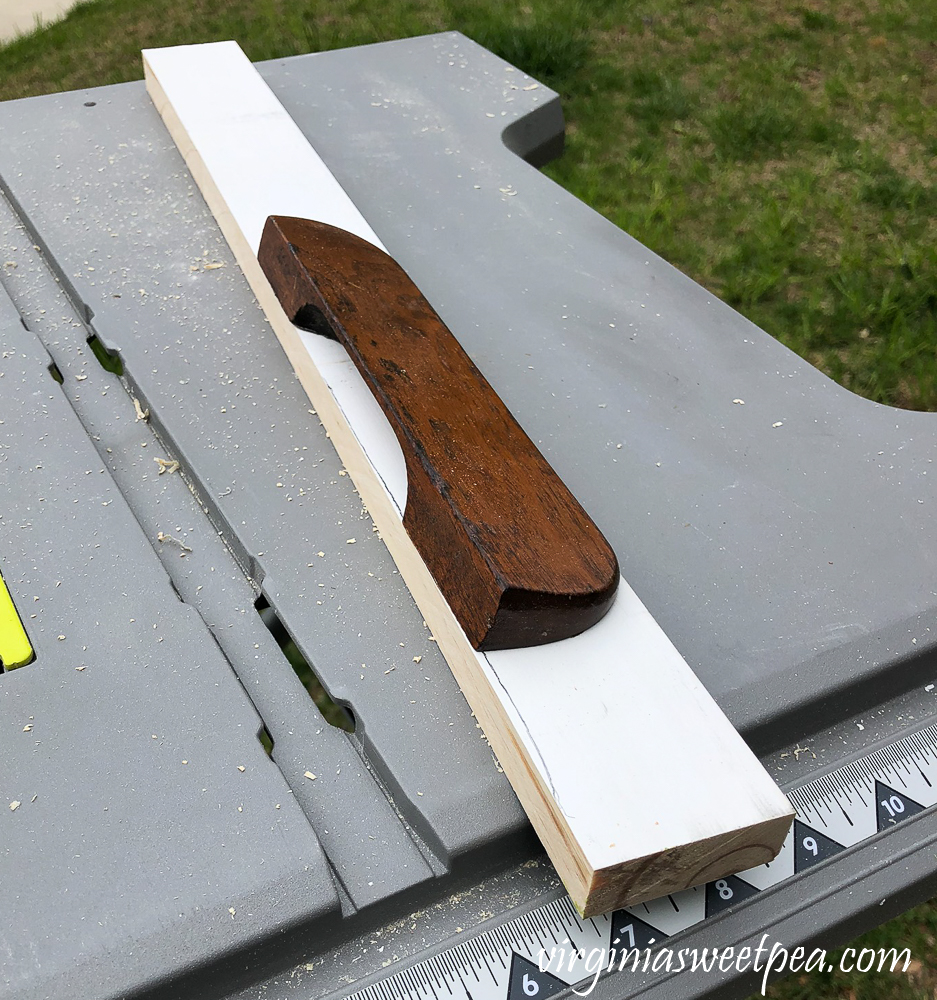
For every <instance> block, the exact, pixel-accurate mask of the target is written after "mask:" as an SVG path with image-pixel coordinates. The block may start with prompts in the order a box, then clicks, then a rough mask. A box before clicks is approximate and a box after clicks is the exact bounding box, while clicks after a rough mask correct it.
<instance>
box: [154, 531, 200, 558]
mask: <svg viewBox="0 0 937 1000" xmlns="http://www.w3.org/2000/svg"><path fill="white" fill-rule="evenodd" d="M156 541H158V542H160V543H161V544H162V543H163V542H172V544H173V545H178V546H179V548H180V549H182V555H185V554H186V552H191V551H192V549H191V548H190V547H189V546H188V545H186V544H185V542H182V541H180V540H179V539H178V538H173V536H172V535H167V534H166V533H165V532H164V531H161V532H160V533H159V534H158V535H157V536H156Z"/></svg>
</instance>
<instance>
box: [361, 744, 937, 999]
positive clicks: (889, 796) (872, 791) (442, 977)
mask: <svg viewBox="0 0 937 1000" xmlns="http://www.w3.org/2000/svg"><path fill="white" fill-rule="evenodd" d="M789 798H790V800H791V804H792V805H793V806H794V808H795V809H796V810H797V816H796V819H795V820H794V825H793V828H792V829H791V833H790V834H789V835H788V838H787V840H786V841H785V843H784V846H783V848H782V849H781V853H780V854H779V855H778V856H777V857H776V858H775V859H774V860H773V861H771V862H769V863H768V864H765V865H760V866H759V867H758V868H752V869H750V870H749V871H746V872H741V873H740V874H739V875H731V876H729V877H728V878H725V879H718V880H717V881H715V882H710V883H708V884H707V885H705V886H697V887H695V888H693V889H685V890H683V891H682V892H678V893H674V894H673V895H671V896H662V897H661V898H660V899H652V900H648V901H647V902H646V903H639V904H638V905H637V906H631V907H627V908H626V909H623V910H616V911H615V912H614V913H606V914H603V915H602V916H598V917H592V918H590V919H588V920H585V921H583V920H581V919H580V918H579V915H578V914H577V913H576V911H575V909H574V908H573V906H572V904H571V902H570V900H569V898H568V897H566V896H564V897H562V898H561V899H557V900H553V901H552V902H550V903H545V904H543V905H541V906H538V907H535V908H533V909H531V910H529V911H528V912H527V913H524V914H521V915H520V916H517V917H514V918H512V919H510V920H508V921H506V922H505V923H504V924H502V925H500V926H497V927H493V928H491V929H489V930H487V931H484V932H483V933H481V934H478V935H476V936H475V937H473V938H471V939H469V940H468V941H464V942H461V943H460V944H458V945H455V946H454V947H452V948H450V949H448V950H446V951H445V952H442V953H440V954H439V955H434V956H433V957H431V958H429V959H426V960H424V961H423V962H420V963H417V964H416V965H413V966H410V967H409V968H407V969H405V970H402V971H401V972H397V973H393V974H391V975H390V976H388V977H387V978H385V979H383V980H381V981H379V982H377V983H373V984H371V985H370V986H367V987H365V988H363V989H361V990H359V991H357V992H356V993H352V994H350V996H349V998H348V1000H521V998H531V1000H545V998H548V997H551V996H553V995H554V994H556V993H558V992H559V991H560V990H562V989H565V987H567V986H571V985H575V984H577V983H579V982H582V981H583V980H585V979H587V978H591V974H590V972H589V970H587V969H586V968H585V960H584V958H582V957H579V955H580V950H581V952H582V953H584V955H585V956H588V955H589V953H590V952H592V951H593V949H596V948H598V949H600V950H601V951H602V952H603V953H604V954H606V955H608V954H609V953H610V949H615V951H614V952H611V954H613V955H614V954H618V955H621V954H622V953H623V952H625V951H627V950H629V949H630V948H633V947H635V948H647V947H650V948H659V947H662V946H663V945H664V943H665V942H666V940H667V938H668V937H670V936H672V935H674V934H676V933H678V932H679V931H682V930H685V929H686V928H687V927H691V926H692V925H693V924H697V923H699V922H700V921H701V920H704V919H706V917H709V916H713V915H715V914H717V913H721V912H723V911H724V910H726V909H728V908H729V907H730V906H734V905H735V904H736V903H739V902H742V901H743V900H745V899H750V898H752V897H753V896H756V895H758V893H759V892H761V891H762V890H763V889H767V888H769V887H770V886H772V885H776V884H777V883H778V882H782V881H784V879H786V878H790V876H792V875H795V874H797V873H798V872H802V871H807V870H808V869H809V868H811V867H813V866H815V865H818V864H821V863H822V862H824V861H827V860H829V859H830V858H832V857H835V856H836V855H837V854H839V853H840V852H841V851H844V850H846V848H848V847H852V846H853V845H854V844H858V843H861V842H862V841H863V840H867V839H868V838H869V837H871V836H874V835H875V834H876V833H881V832H882V831H885V830H888V829H890V828H891V827H893V826H895V825H896V824H898V823H901V822H902V821H904V820H906V819H909V818H910V817H911V816H916V815H917V814H918V813H920V812H923V811H924V810H925V809H927V808H929V807H930V806H933V805H937V725H932V726H927V727H926V728H925V729H922V730H920V731H919V732H916V733H913V734H911V735H910V736H906V737H904V738H903V739H901V740H898V741H896V742H895V743H893V744H890V745H889V746H887V747H883V748H882V749H880V750H876V751H875V752H873V753H871V754H868V755H866V756H865V757H861V758H860V759H859V760H857V761H855V762H853V763H851V764H847V765H845V766H844V767H841V768H838V769H837V770H835V771H832V772H831V773H830V774H826V775H822V776H821V777H819V778H815V779H814V780H812V781H809V782H807V783H806V784H805V785H801V786H800V787H798V788H795V789H793V790H792V791H791V792H790V793H789ZM541 948H543V949H545V952H546V954H550V950H551V948H552V949H555V951H554V952H553V954H554V956H555V957H554V961H553V962H551V963H550V964H549V965H547V968H546V971H545V972H541V971H540V968H539V965H538V952H539V950H540V949H541Z"/></svg>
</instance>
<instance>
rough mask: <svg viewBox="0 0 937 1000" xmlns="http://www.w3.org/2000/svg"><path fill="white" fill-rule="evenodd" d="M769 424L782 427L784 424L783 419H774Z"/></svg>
mask: <svg viewBox="0 0 937 1000" xmlns="http://www.w3.org/2000/svg"><path fill="white" fill-rule="evenodd" d="M771 426H772V427H783V426H784V421H783V420H776V421H775V422H774V423H773V424H772V425H771Z"/></svg>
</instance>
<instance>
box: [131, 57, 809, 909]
mask: <svg viewBox="0 0 937 1000" xmlns="http://www.w3.org/2000/svg"><path fill="white" fill-rule="evenodd" d="M143 58H144V70H145V76H146V86H147V89H148V91H149V94H150V96H151V98H152V100H153V103H154V105H155V106H156V108H157V110H158V111H159V113H160V115H161V116H162V118H163V121H164V123H165V125H166V127H167V129H168V130H169V133H170V135H171V136H172V138H173V140H174V141H175V143H176V145H177V146H178V148H179V150H180V152H181V153H182V155H183V157H184V159H185V161H186V164H187V166H188V168H189V170H190V172H191V173H192V176H193V178H194V179H195V181H196V183H197V184H198V186H199V188H200V189H201V192H202V194H203V196H204V198H205V200H206V202H207V204H208V206H209V208H210V209H211V211H212V213H213V214H214V216H215V219H216V221H217V222H218V225H219V226H220V228H221V230H222V233H223V234H224V236H225V238H226V239H227V242H228V244H229V246H230V247H231V249H232V251H233V253H234V256H235V258H236V260H237V262H238V264H239V265H240V267H241V269H242V271H243V273H244V275H245V277H246V278H247V280H248V282H249V284H250V286H251V288H252V289H253V291H254V293H255V295H256V296H257V299H258V301H259V303H260V305H261V308H262V309H263V311H264V312H265V314H266V316H267V318H268V319H269V321H270V323H271V325H272V327H273V329H274V331H275V333H276V335H277V338H278V340H279V341H280V343H281V345H282V346H283V349H284V351H285V352H286V354H287V357H288V358H289V360H290V362H291V364H292V365H293V367H294V369H295V371H296V373H297V376H298V378H299V380H300V382H301V384H302V386H303V388H304V389H305V391H306V393H307V395H308V396H309V398H310V400H311V402H312V405H313V406H314V407H315V411H316V413H317V414H318V416H319V417H320V419H321V420H322V423H323V424H324V426H325V427H326V429H327V431H328V432H329V434H330V437H331V440H332V442H333V444H334V446H335V448H336V450H337V451H338V453H339V455H340V456H341V458H342V460H343V461H344V463H345V466H346V468H347V470H348V472H349V474H350V475H351V477H352V479H353V481H354V483H355V485H356V487H357V489H358V491H359V494H360V496H361V498H362V500H363V502H364V504H365V505H366V507H367V510H368V512H369V513H370V515H371V517H372V518H373V520H374V522H375V524H376V525H377V527H378V530H379V531H380V533H381V536H382V538H383V540H384V541H385V543H386V545H387V547H388V549H389V550H390V552H391V555H392V556H393V558H394V560H395V562H396V564H397V566H398V568H399V570H400V573H401V575H402V576H403V578H404V580H405V582H406V584H407V586H408V587H409V589H410V592H411V594H412V595H413V598H414V600H415V601H416V603H417V605H418V606H419V608H420V610H421V612H422V613H423V615H424V617H425V620H426V622H427V624H428V625H429V627H430V628H431V629H432V632H433V635H434V637H435V638H436V640H437V642H438V645H439V648H440V650H441V651H442V653H443V655H444V656H445V659H446V661H447V663H448V664H449V667H450V669H451V671H452V673H453V675H454V676H455V678H456V680H457V682H458V683H459V686H460V688H461V689H462V691H463V693H464V695H465V697H466V699H467V700H468V702H469V704H470V706H471V707H472V709H473V711H474V712H475V715H476V717H477V718H478V720H479V722H480V723H481V725H482V728H483V730H484V732H485V734H486V736H487V738H488V740H489V742H490V744H491V746H492V748H493V749H494V751H495V753H496V754H497V757H498V760H499V761H500V762H501V765H502V767H503V769H504V771H505V773H506V774H507V776H508V778H509V779H510V781H511V784H512V786H513V788H514V790H515V792H516V793H517V795H518V798H519V799H520V801H521V804H522V805H523V807H524V809H525V810H526V812H527V815H528V817H529V818H530V821H531V823H532V825H533V826H534V829H535V830H536V832H537V833H538V835H539V836H540V839H541V840H542V842H543V844H544V847H545V848H546V850H547V852H548V854H549V855H550V858H551V860H552V861H553V863H554V865H555V866H556V868H557V871H558V873H559V875H560V877H561V878H562V879H563V882H564V884H565V885H566V888H567V890H568V891H569V893H570V896H571V898H572V900H573V902H574V903H575V905H576V907H577V908H578V909H579V911H580V913H582V914H583V915H584V916H590V915H594V914H597V913H602V912H605V911H607V910H610V909H613V908H616V907H620V906H623V905H626V904H633V903H637V902H640V901H642V900H645V899H650V898H653V897H656V896H662V895H665V894H667V893H671V892H676V891H679V890H681V889H685V888H688V887H689V886H691V885H697V884H700V883H703V882H706V881H710V880H712V879H715V878H719V877H722V876H724V875H728V874H732V873H735V872H738V871H743V870H745V869H747V868H751V867H754V866H756V865H758V864H763V863H765V862H768V861H770V860H771V859H772V858H773V857H774V856H775V855H776V853H777V852H778V851H779V850H780V847H781V845H782V843H783V841H784V838H785V836H786V834H787V831H788V829H789V827H790V824H791V821H792V818H793V810H792V809H791V806H790V804H789V802H788V801H787V799H786V797H785V796H784V795H783V794H782V793H781V791H780V790H779V789H778V787H777V786H776V785H775V783H774V782H773V781H772V779H771V778H770V776H769V775H768V774H767V772H766V771H765V770H764V768H763V767H762V765H761V763H760V762H759V761H758V759H757V758H756V757H755V755H754V754H753V753H752V752H751V750H750V749H749V748H748V746H747V745H746V744H745V742H744V741H743V740H742V738H741V737H740V736H739V734H738V733H737V732H736V730H735V729H734V727H733V726H732V725H731V723H730V722H729V720H728V719H727V718H726V717H725V715H724V714H723V713H722V711H721V709H720V708H719V706H718V705H717V704H716V702H715V701H714V700H713V699H712V697H711V696H710V695H709V693H708V692H707V691H706V690H705V688H704V687H703V685H702V684H701V683H700V681H699V680H698V679H697V678H696V675H695V674H694V673H693V671H692V670H691V669H690V667H689V666H688V665H687V664H686V662H685V661H684V660H683V658H682V656H681V655H680V654H679V652H678V651H677V650H676V649H675V648H674V647H673V645H672V643H671V642H670V641H669V639H668V638H667V637H666V636H665V635H664V633H663V631H662V630H661V629H660V626H659V625H657V623H656V622H655V621H654V619H653V617H652V616H651V615H650V613H649V612H648V611H647V609H645V608H644V606H643V604H641V602H640V600H639V599H638V598H637V596H636V595H635V594H634V591H633V590H631V588H630V587H628V586H627V584H626V583H625V581H622V582H621V586H620V588H619V594H618V597H617V599H616V601H615V604H614V605H613V607H612V610H611V611H610V612H609V614H608V615H607V616H606V617H605V618H604V619H603V620H602V621H601V622H600V623H599V624H598V625H596V626H594V627H593V628H592V629H590V630H589V631H587V632H585V633H584V634H582V635H580V636H576V637H574V638H571V639H565V640H562V641H561V642H557V643H553V644H550V645H547V646H537V647H532V648H529V649H512V650H498V651H493V652H489V653H479V652H477V651H476V650H474V649H473V648H472V646H471V644H470V643H469V641H468V639H467V637H466V635H465V633H464V632H463V630H462V629H461V627H460V626H459V624H458V623H457V621H456V619H455V616H454V615H453V613H452V610H451V609H450V608H449V606H448V604H447V603H446V601H445V599H444V598H443V596H442V594H441V592H440V590H439V588H438V587H437V586H436V584H435V582H434V580H433V579H432V576H431V574H430V573H429V571H428V569H427V567H426V565H425V564H424V563H423V560H422V559H421V558H420V556H419V554H418V552H417V550H416V548H415V546H414V544H413V542H412V541H411V540H410V538H409V536H408V535H407V533H406V531H405V530H404V528H403V522H402V511H403V508H404V504H405V499H406V481H405V476H404V479H403V482H401V478H400V472H401V469H402V466H403V458H402V455H401V453H400V451H399V446H398V445H397V442H396V439H395V437H394V435H393V432H392V431H391V429H390V427H389V426H388V425H387V422H386V420H385V419H384V417H383V414H382V413H381V411H380V409H379V407H378V406H377V404H376V403H375V402H374V400H373V397H372V396H371V394H370V391H369V390H368V388H367V387H366V386H365V384H364V382H363V380H361V378H360V376H359V375H358V374H357V372H356V371H351V372H349V371H348V369H349V368H350V367H351V362H350V361H349V362H347V364H344V365H343V364H342V362H341V358H340V356H339V355H335V354H334V350H335V347H336V345H335V344H333V343H331V342H328V343H326V344H320V343H318V341H324V340H325V338H320V337H316V335H315V334H309V333H307V332H304V331H301V330H299V329H298V328H297V327H295V326H293V324H292V323H290V322H289V320H288V319H287V317H286V315H285V313H284V312H283V310H282V308H281V307H280V304H279V302H278V301H277V299H276V296H275V295H274V293H273V290H272V288H271V287H270V284H269V282H268V281H267V279H266V277H265V275H264V274H263V272H262V270H261V268H260V265H259V263H258V261H257V256H256V255H257V249H258V247H259V243H260V236H261V232H262V229H263V225H264V223H265V222H266V218H267V216H268V215H296V216H303V217H308V218H316V219H318V220H320V221H323V222H327V223H329V224H331V225H335V226H339V227H341V228H344V229H347V230H349V231H351V232H354V233H355V234H356V235H358V236H360V237H362V238H363V239H366V240H368V241H369V242H372V243H374V244H375V245H376V246H378V247H380V248H381V249H384V248H383V246H382V244H381V243H380V241H379V239H378V238H377V236H376V234H375V233H374V231H373V229H371V227H370V225H369V224H368V223H367V222H366V221H365V220H364V218H363V217H362V216H361V214H360V212H358V210H357V208H356V207H355V205H354V203H353V202H352V201H351V199H350V198H349V197H348V195H347V194H346V193H345V192H344V190H343V189H342V188H341V186H340V185H339V183H338V181H337V180H336V179H335V178H334V177H333V176H332V174H331V171H329V170H328V168H327V166H326V165H325V164H324V163H323V162H322V160H321V158H320V157H319V156H318V154H317V153H316V152H315V150H314V149H313V147H312V146H311V145H310V143H309V141H308V140H307V139H306V137H305V136H304V135H303V133H302V132H300V130H299V129H298V127H297V126H296V125H295V123H294V122H293V121H292V119H291V118H290V117H289V115H288V114H287V113H286V111H285V110H284V109H283V107H282V105H280V103H279V101H278V100H277V99H276V97H275V96H274V95H273V93H272V92H271V91H270V89H269V87H267V85H266V83H265V82H264V81H263V79H262V78H261V76H260V75H259V73H258V72H257V71H256V69H254V67H253V65H252V64H251V63H250V61H249V60H248V59H247V57H246V56H245V55H244V53H243V52H242V51H241V49H240V47H239V46H238V45H237V43H236V42H212V43H205V44H198V45H190V46H176V47H172V48H166V49H151V50H144V53H143ZM218 81H224V86H223V87H218V86H217V83H218ZM323 352H324V353H323ZM329 352H332V353H329ZM330 369H334V371H332V373H331V377H328V378H327V377H326V376H325V375H324V374H323V372H329V370H330ZM356 380H357V382H356ZM358 383H360V385H359V384H358Z"/></svg>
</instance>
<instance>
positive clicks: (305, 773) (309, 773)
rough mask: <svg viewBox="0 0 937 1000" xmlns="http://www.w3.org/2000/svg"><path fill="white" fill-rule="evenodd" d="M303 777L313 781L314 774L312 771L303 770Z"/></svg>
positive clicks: (314, 778)
mask: <svg viewBox="0 0 937 1000" xmlns="http://www.w3.org/2000/svg"><path fill="white" fill-rule="evenodd" d="M303 777H304V778H308V779H309V780H310V781H315V780H316V776H315V775H314V774H313V773H312V771H304V772H303Z"/></svg>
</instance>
